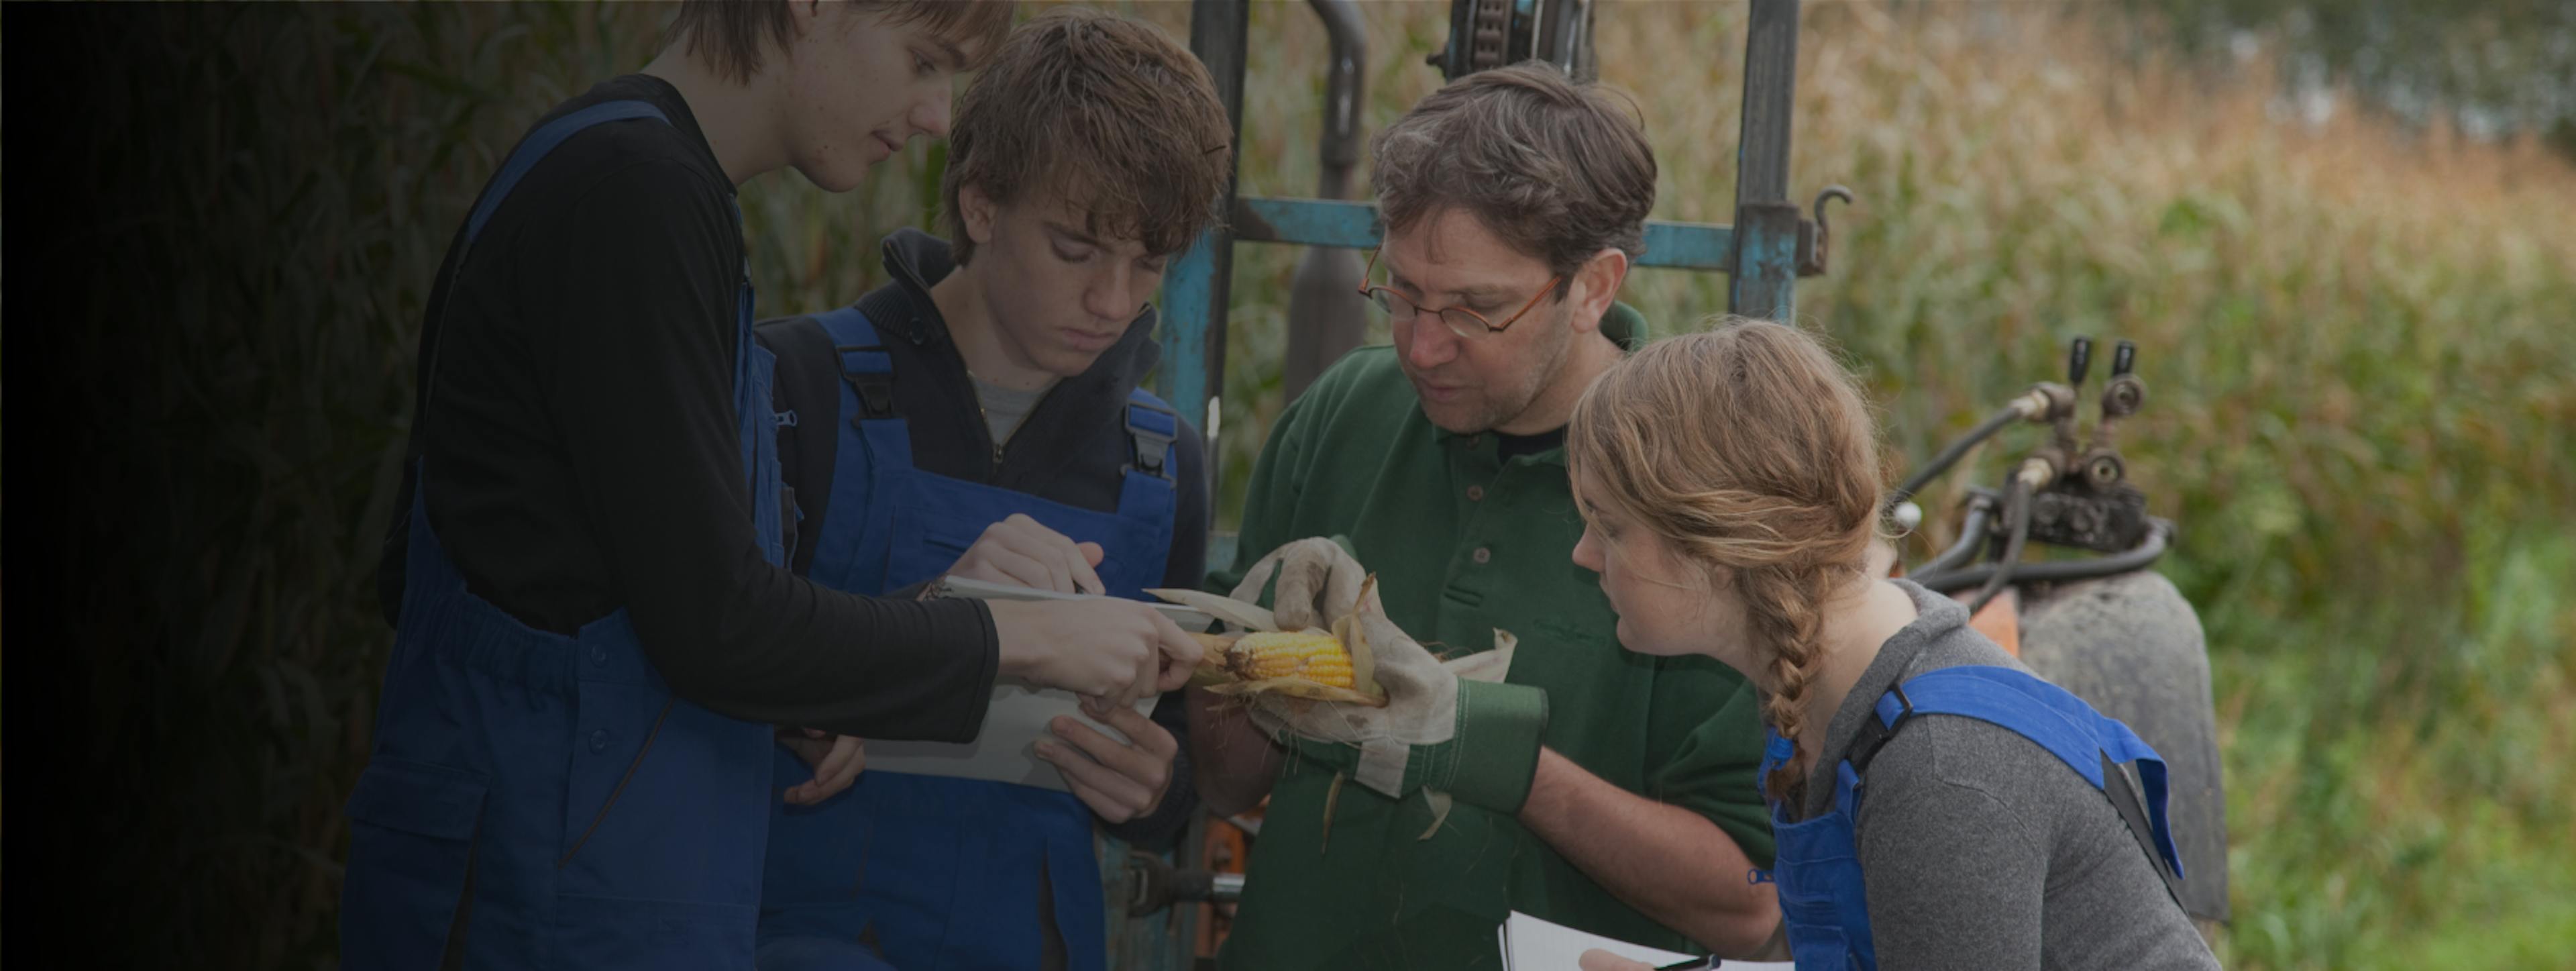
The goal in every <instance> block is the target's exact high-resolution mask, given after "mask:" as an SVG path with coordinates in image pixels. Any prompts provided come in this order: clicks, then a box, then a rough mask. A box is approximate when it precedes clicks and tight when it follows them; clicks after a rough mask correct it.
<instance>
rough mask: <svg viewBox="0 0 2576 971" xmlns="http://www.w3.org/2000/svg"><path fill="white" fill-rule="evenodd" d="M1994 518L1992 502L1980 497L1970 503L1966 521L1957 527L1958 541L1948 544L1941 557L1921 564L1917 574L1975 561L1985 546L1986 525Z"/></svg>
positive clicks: (1927, 573)
mask: <svg viewBox="0 0 2576 971" xmlns="http://www.w3.org/2000/svg"><path fill="white" fill-rule="evenodd" d="M1994 518H1995V504H1994V502H1993V501H1992V500H1989V499H1985V498H1982V497H1981V498H1979V499H1977V500H1975V501H1974V502H1972V503H1971V504H1970V505H1969V506H1968V521H1967V522H1966V523H1963V524H1961V525H1960V527H1959V541H1958V542H1956V543H1952V544H1950V548H1949V549H1946V550H1942V551H1941V555H1939V556H1935V557H1933V558H1932V562H1929V563H1925V564H1923V565H1922V566H1921V567H1920V568H1918V570H1917V572H1920V573H1922V574H1925V575H1927V576H1928V575H1931V574H1936V573H1940V572H1942V571H1944V570H1949V569H1953V568H1956V567H1957V566H1958V565H1959V564H1962V563H1966V562H1968V561H1969V560H1972V559H1975V558H1976V556H1977V551H1978V550H1980V549H1984V548H1985V545H1986V523H1987V522H1989V521H1991V520H1993V519H1994Z"/></svg>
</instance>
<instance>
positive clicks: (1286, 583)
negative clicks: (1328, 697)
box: [1236, 540, 1547, 835]
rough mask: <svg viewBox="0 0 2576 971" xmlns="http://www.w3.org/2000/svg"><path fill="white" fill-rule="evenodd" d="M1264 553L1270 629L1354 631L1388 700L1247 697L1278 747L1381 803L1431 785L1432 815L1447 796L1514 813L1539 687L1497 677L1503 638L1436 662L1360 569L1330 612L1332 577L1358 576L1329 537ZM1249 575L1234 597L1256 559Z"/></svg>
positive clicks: (1526, 782) (1543, 699) (1530, 752)
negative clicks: (1271, 588)
mask: <svg viewBox="0 0 2576 971" xmlns="http://www.w3.org/2000/svg"><path fill="white" fill-rule="evenodd" d="M1300 544H1310V545H1305V546H1303V547H1300ZM1311 544H1322V545H1321V546H1315V545H1311ZM1292 547H1299V548H1298V549H1295V550H1292V549H1291V548H1292ZM1326 549H1330V550H1331V553H1327V552H1325V550H1326ZM1273 557H1275V558H1277V559H1278V560H1279V561H1280V564H1281V566H1280V577H1279V590H1280V596H1279V603H1280V606H1277V607H1274V609H1273V612H1274V614H1275V615H1276V616H1278V617H1279V618H1280V621H1281V622H1280V624H1279V626H1280V627H1281V628H1283V629H1292V630H1293V629H1297V628H1298V626H1314V627H1331V628H1332V629H1333V630H1335V631H1336V632H1338V633H1341V634H1343V636H1344V637H1345V638H1346V639H1353V638H1365V639H1366V641H1367V649H1368V650H1370V651H1371V652H1372V653H1373V654H1374V656H1375V659H1376V681H1377V685H1378V687H1379V688H1381V689H1383V690H1384V691H1385V693H1386V698H1387V703H1386V705H1385V706H1384V707H1378V706H1372V705H1368V704H1363V703H1358V702H1343V701H1320V700H1315V699H1309V698H1298V697H1293V696H1289V695H1284V694H1269V693H1264V694H1255V695H1253V696H1252V697H1251V701H1250V704H1251V717H1252V721H1253V723H1254V724H1255V725H1258V726H1260V727H1261V728H1262V729H1263V730H1264V731H1266V732H1268V733H1270V734H1271V736H1272V737H1274V738H1279V739H1281V740H1282V741H1283V742H1288V741H1289V740H1291V739H1300V740H1303V741H1302V742H1296V743H1291V744H1294V745H1295V747H1296V748H1297V749H1298V751H1299V752H1300V753H1302V754H1304V755H1305V756H1306V757H1307V758H1309V759H1313V760H1315V761H1319V762H1322V763H1324V764H1326V765H1329V766H1331V767H1333V768H1334V769H1336V770H1338V771H1340V772H1343V773H1346V774H1348V775H1349V777H1350V778H1351V779H1352V780H1353V781H1356V782H1358V783H1359V784H1361V785H1363V786H1366V787H1368V788H1370V789H1373V790H1376V791H1377V792H1379V793H1380V794H1383V795H1385V796H1388V797H1390V798H1396V799H1401V798H1404V797H1406V796H1409V795H1412V794H1413V793H1414V792H1415V791H1417V790H1430V791H1431V792H1432V793H1433V795H1432V797H1431V802H1432V804H1433V806H1434V807H1435V809H1437V810H1440V812H1439V813H1438V815H1441V816H1445V815H1446V812H1445V807H1446V803H1447V801H1448V799H1449V798H1450V797H1455V798H1457V799H1462V800H1465V801H1466V802H1467V803H1468V804H1470V805H1475V806H1481V807H1484V808H1486V809H1491V810H1494V811H1496V812H1501V813H1506V814H1511V813H1517V812H1519V811H1520V807H1521V804H1522V803H1524V802H1526V801H1528V799H1529V788H1530V779H1531V777H1532V776H1533V775H1535V774H1536V773H1537V771H1538V750H1539V733H1540V732H1541V731H1542V730H1543V729H1545V728H1546V727H1547V694H1546V693H1545V692H1543V691H1541V690H1539V689H1538V688H1535V687H1532V686H1529V685H1518V684H1505V683H1503V677H1504V675H1505V674H1506V673H1508V672H1509V670H1510V666H1511V653H1512V649H1513V646H1514V641H1513V638H1512V635H1511V634H1509V633H1507V632H1504V631H1499V630H1498V631H1495V632H1494V649H1493V650H1491V651H1487V652H1485V653H1482V654H1474V655H1469V656H1466V657H1462V658H1458V659H1456V660H1453V661H1449V662H1445V663H1444V662H1442V661H1441V660H1440V659H1439V658H1437V657H1434V656H1432V654H1431V652H1430V651H1428V650H1425V649H1424V648H1423V647H1422V645H1421V644H1420V643H1419V642H1417V641H1415V640H1414V639H1413V638H1412V637H1411V636H1410V635H1407V634H1406V633H1405V632H1404V630H1403V629H1402V628H1399V627H1397V626H1396V625H1395V622H1394V621H1391V620H1388V619H1387V616H1386V608H1385V607H1384V605H1382V604H1381V603H1380V602H1379V599H1378V595H1377V585H1376V584H1375V583H1373V582H1369V581H1368V580H1367V579H1366V578H1365V576H1366V575H1365V574H1362V577H1363V580H1362V582H1361V583H1360V584H1359V585H1358V589H1357V591H1356V595H1355V596H1353V597H1352V598H1351V600H1350V606H1349V607H1348V608H1344V609H1343V610H1342V612H1341V613H1340V615H1338V616H1335V615H1333V614H1332V613H1331V611H1332V610H1333V609H1334V607H1335V606H1337V605H1338V604H1339V603H1340V601H1339V599H1338V597H1339V594H1338V593H1337V591H1336V586H1335V584H1336V583H1337V582H1338V580H1337V577H1340V576H1343V575H1347V574H1348V573H1349V572H1355V571H1357V569H1358V562H1357V561H1356V560H1351V559H1350V558H1349V554H1347V553H1344V552H1342V551H1341V550H1340V549H1339V548H1338V547H1335V546H1333V545H1332V543H1331V542H1330V541H1329V540H1301V541H1299V543H1292V544H1289V546H1288V547H1282V548H1281V549H1280V550H1279V551H1278V552H1275V553H1273V554H1272V556H1271V557H1264V558H1263V562H1268V561H1269V560H1271V559H1272V558H1273ZM1345 564H1347V565H1345ZM1254 573H1255V574H1256V576H1254V577H1253V578H1251V579H1247V580H1246V583H1247V584H1252V585H1253V587H1252V589H1251V590H1248V591H1247V590H1242V589H1238V590H1237V591H1236V593H1237V595H1238V597H1239V598H1240V597H1243V596H1257V595H1258V594H1259V592H1260V591H1259V586H1258V584H1257V583H1255V581H1256V580H1258V579H1266V578H1265V577H1261V576H1258V574H1260V573H1261V570H1260V569H1259V567H1258V566H1256V567H1255V570H1254ZM1301 575H1302V576H1304V577H1309V578H1313V582H1310V581H1309V580H1299V581H1297V583H1296V584H1295V585H1293V586H1292V584H1291V582H1290V580H1291V578H1292V577H1297V576H1301ZM1308 591H1312V593H1309V592H1308ZM1299 610H1319V611H1322V612H1323V615H1322V616H1318V617H1316V618H1314V621H1313V622H1311V623H1307V624H1303V625H1292V624H1291V622H1290V621H1289V620H1288V618H1289V617H1290V616H1291V615H1293V614H1294V613H1295V612H1296V611H1299ZM1346 620H1347V624H1346V623H1345V621H1346ZM1434 828H1435V829H1436V828H1437V823H1436V822H1435V824H1434ZM1426 835H1427V834H1426Z"/></svg>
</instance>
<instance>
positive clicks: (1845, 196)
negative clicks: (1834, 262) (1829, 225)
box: [1815, 185, 1852, 241]
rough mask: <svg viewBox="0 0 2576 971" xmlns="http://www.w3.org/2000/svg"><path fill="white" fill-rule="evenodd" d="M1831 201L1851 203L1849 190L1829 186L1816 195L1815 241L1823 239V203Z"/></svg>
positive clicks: (1824, 227) (1837, 186)
mask: <svg viewBox="0 0 2576 971" xmlns="http://www.w3.org/2000/svg"><path fill="white" fill-rule="evenodd" d="M1831 199H1840V200H1842V201H1843V202H1845V203H1849V202H1851V201H1852V194H1851V190H1850V189H1846V188H1843V187H1842V186H1839V185H1829V186H1826V187H1825V191H1823V192H1819V193H1816V205H1815V210H1816V239H1817V240H1819V241H1822V240H1823V239H1824V238H1825V229H1826V226H1825V202H1826V201H1827V200H1831Z"/></svg>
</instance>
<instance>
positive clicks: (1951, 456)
mask: <svg viewBox="0 0 2576 971" xmlns="http://www.w3.org/2000/svg"><path fill="white" fill-rule="evenodd" d="M2020 420H2021V409H2019V408H2016V407H2013V406H2010V405H2006V406H2004V409H2003V410H2002V411H1998V412H1995V413H1994V414H1992V415H1989V416H1987V417H1986V420H1985V421H1982V422H1979V423H1977V427H1975V428H1972V429H1969V430H1968V434H1967V436H1966V437H1963V438H1961V439H1959V440H1958V441H1955V442H1951V443H1950V444H1949V445H1948V446H1946V447H1944V448H1942V449H1941V451H1940V453H1939V454H1936V455H1934V456H1932V461H1929V462H1926V463H1923V467H1922V468H1919V469H1916V470H1914V474H1913V475H1909V476H1906V477H1905V483H1904V484H1903V485H1899V486H1897V487H1896V491H1895V492H1891V493H1888V495H1887V508H1890V509H1894V508H1896V504H1897V503H1900V502H1904V501H1905V500H1907V499H1912V498H1914V493H1915V492H1917V491H1919V490H1921V489H1922V488H1923V486H1924V484H1926V483H1929V482H1931V481H1932V480H1933V479H1934V478H1936V477H1938V476H1939V475H1940V474H1941V473H1943V472H1947V471H1950V466H1952V465H1956V464H1958V462H1959V457H1960V456H1963V455H1966V454H1968V450H1969V449H1972V448H1975V447H1977V443H1978V442H1982V441H1985V440H1986V439H1989V438H1993V437H1994V435H1995V433H1996V432H1999V431H2002V430H2003V429H2004V426H2006V425H2010V424H2012V423H2013V422H2016V421H2020Z"/></svg>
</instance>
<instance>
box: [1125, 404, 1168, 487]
mask: <svg viewBox="0 0 2576 971" xmlns="http://www.w3.org/2000/svg"><path fill="white" fill-rule="evenodd" d="M1180 439H1181V413H1180V412H1179V411H1177V410H1174V409H1173V408H1172V406H1170V405H1167V404H1164V403H1163V399H1161V398H1157V397H1154V395H1153V393H1152V392H1149V391H1146V390H1145V389H1143V388H1138V389H1136V390H1134V391H1132V392H1129V393H1128V395H1127V443H1128V449H1129V451H1128V465H1127V467H1128V468H1130V469H1134V470H1136V471H1140V472H1143V473H1145V474H1147V475H1151V476H1157V477H1159V478H1161V479H1163V480H1164V481H1166V482H1169V481H1172V479H1173V475H1174V472H1173V469H1172V465H1173V464H1174V463H1173V462H1172V461H1171V455H1172V443H1174V442H1177V441H1180Z"/></svg>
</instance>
